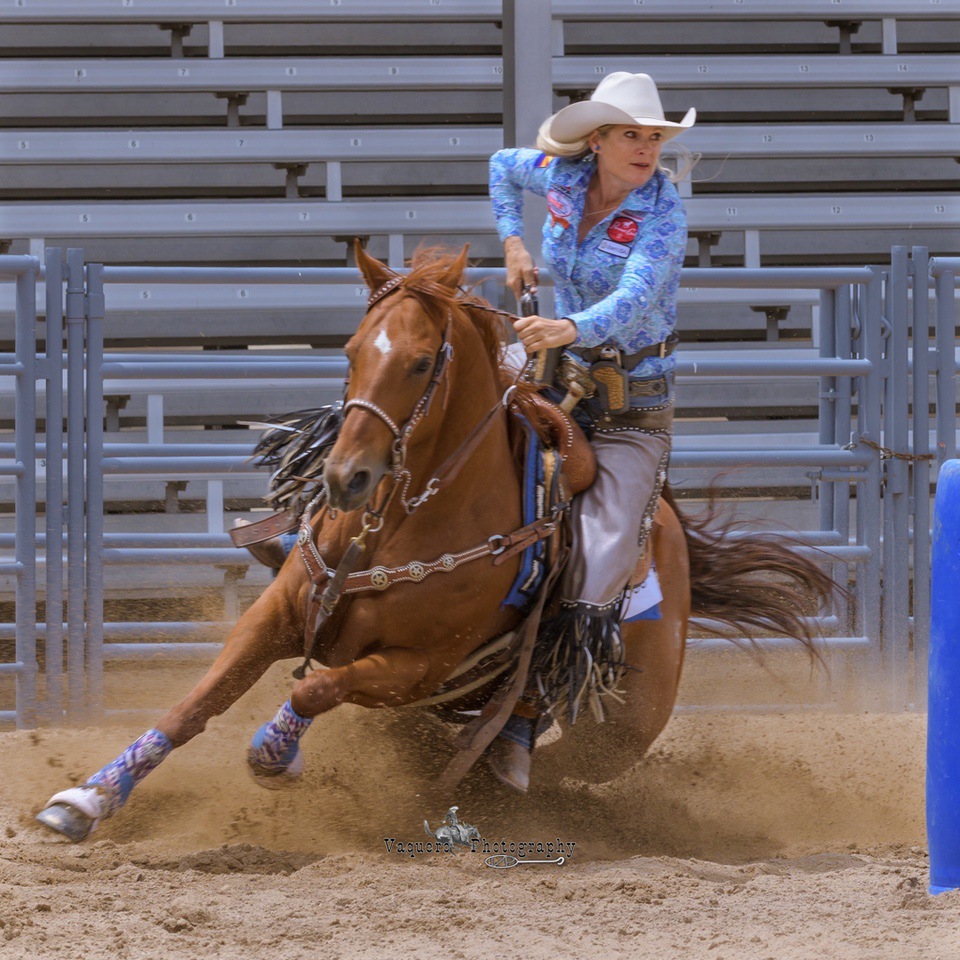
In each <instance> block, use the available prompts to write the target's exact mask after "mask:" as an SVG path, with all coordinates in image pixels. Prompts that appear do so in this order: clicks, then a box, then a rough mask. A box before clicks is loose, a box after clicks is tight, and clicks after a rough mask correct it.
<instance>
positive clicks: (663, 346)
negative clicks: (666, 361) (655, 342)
mask: <svg viewBox="0 0 960 960" xmlns="http://www.w3.org/2000/svg"><path fill="white" fill-rule="evenodd" d="M666 355H667V341H666V340H661V341H660V359H661V360H663V358H664V357H666Z"/></svg>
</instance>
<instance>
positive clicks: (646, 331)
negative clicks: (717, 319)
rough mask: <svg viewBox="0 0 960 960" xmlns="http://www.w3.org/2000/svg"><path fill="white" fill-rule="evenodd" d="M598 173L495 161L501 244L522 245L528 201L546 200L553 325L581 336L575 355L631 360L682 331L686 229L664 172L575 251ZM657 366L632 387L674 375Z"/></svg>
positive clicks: (572, 165)
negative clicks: (559, 320) (609, 351)
mask: <svg viewBox="0 0 960 960" xmlns="http://www.w3.org/2000/svg"><path fill="white" fill-rule="evenodd" d="M595 170H596V158H595V157H594V156H593V155H592V154H591V155H588V156H587V157H585V158H583V159H581V160H569V159H564V158H560V157H550V156H548V155H546V154H543V153H541V152H540V151H538V150H529V149H511V150H499V151H498V152H497V153H495V154H494V155H493V156H492V157H491V158H490V199H491V201H492V202H493V213H494V216H495V217H496V221H497V231H498V233H499V235H500V239H501V240H505V239H506V238H507V237H511V236H518V237H522V236H523V220H522V215H523V191H524V190H529V191H531V192H532V193H536V194H538V195H539V196H541V197H546V198H547V208H548V215H547V219H546V222H545V223H544V225H543V258H544V261H545V262H546V264H547V266H548V267H549V268H550V273H551V275H552V276H553V279H554V284H555V290H556V315H557V316H558V317H566V318H568V319H570V320H572V321H573V322H574V323H575V324H576V326H577V330H578V334H577V339H576V340H575V341H574V344H573V345H574V346H577V347H595V346H599V345H600V344H602V343H611V344H614V345H615V346H617V347H619V348H620V349H621V350H623V351H624V352H625V353H636V352H637V351H638V350H641V349H642V348H643V347H647V346H650V345H652V344H655V343H660V342H661V341H662V340H665V339H666V338H667V336H669V335H670V334H671V333H672V332H673V329H674V327H675V326H676V322H677V288H678V287H679V285H680V271H681V269H682V267H683V258H684V254H685V253H686V248H687V222H686V215H685V213H684V209H683V203H682V201H681V200H680V195H679V194H678V193H677V189H676V187H674V185H673V184H672V183H671V182H670V180H669V179H668V178H667V177H666V176H665V175H664V174H663V173H662V172H661V171H659V170H658V171H657V172H656V173H654V175H653V176H652V177H651V178H650V180H649V181H648V182H647V183H646V184H644V186H642V187H638V188H637V189H636V190H633V191H632V192H631V193H629V194H628V195H627V197H626V199H625V200H624V201H623V203H621V204H620V206H619V207H617V208H616V210H613V211H611V212H610V213H609V214H608V215H607V216H606V217H605V218H604V219H603V220H602V221H601V222H600V223H598V224H597V225H596V226H595V227H594V228H593V229H592V230H591V231H590V232H589V233H588V234H587V235H586V237H584V239H583V242H582V243H579V244H578V243H577V230H578V228H579V225H580V218H581V216H582V215H583V205H584V202H585V199H586V195H587V186H588V185H589V183H590V178H591V177H592V176H593V173H594V171H595ZM674 366H675V361H674V359H673V357H666V358H664V359H660V358H659V357H650V358H648V359H646V360H644V361H642V362H641V363H640V364H638V365H637V367H636V369H635V370H634V371H633V376H634V377H647V376H653V375H655V374H659V373H663V372H665V371H667V370H672V369H673V367H674Z"/></svg>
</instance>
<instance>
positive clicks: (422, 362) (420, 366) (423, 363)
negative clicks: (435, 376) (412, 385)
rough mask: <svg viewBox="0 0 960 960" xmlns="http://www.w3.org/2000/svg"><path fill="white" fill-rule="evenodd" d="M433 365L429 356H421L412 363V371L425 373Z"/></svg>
mask: <svg viewBox="0 0 960 960" xmlns="http://www.w3.org/2000/svg"><path fill="white" fill-rule="evenodd" d="M432 366H433V360H432V359H431V358H430V357H421V358H420V359H419V360H418V361H417V362H416V363H415V364H414V365H413V372H414V373H426V372H427V371H428V370H429V369H430V368H431V367H432Z"/></svg>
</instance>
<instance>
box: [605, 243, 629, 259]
mask: <svg viewBox="0 0 960 960" xmlns="http://www.w3.org/2000/svg"><path fill="white" fill-rule="evenodd" d="M597 248H598V249H599V250H602V251H603V252H604V253H611V254H613V256H615V257H629V256H630V248H629V247H628V246H627V245H626V244H625V243H614V242H613V241H612V240H601V241H600V243H598V244H597Z"/></svg>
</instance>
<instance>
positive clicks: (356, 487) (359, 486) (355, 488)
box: [347, 470, 370, 493]
mask: <svg viewBox="0 0 960 960" xmlns="http://www.w3.org/2000/svg"><path fill="white" fill-rule="evenodd" d="M369 483H370V471H369V470H358V471H357V472H356V473H355V474H354V475H353V476H352V477H351V478H350V482H349V483H348V484H347V492H348V493H362V492H363V491H364V490H366V489H367V485H368V484H369Z"/></svg>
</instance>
